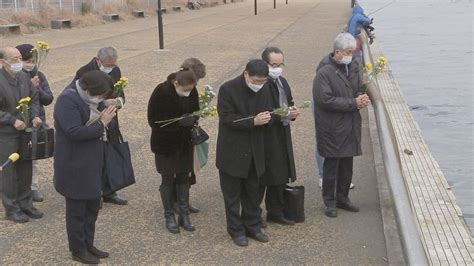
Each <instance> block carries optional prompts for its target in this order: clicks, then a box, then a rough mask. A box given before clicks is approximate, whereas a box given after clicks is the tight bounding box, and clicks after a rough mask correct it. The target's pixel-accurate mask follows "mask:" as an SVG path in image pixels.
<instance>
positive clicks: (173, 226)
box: [160, 185, 179, 234]
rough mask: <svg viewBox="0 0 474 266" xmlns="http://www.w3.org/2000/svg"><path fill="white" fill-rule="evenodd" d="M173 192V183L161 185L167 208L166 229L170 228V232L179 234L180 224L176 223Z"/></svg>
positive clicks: (162, 198)
mask: <svg viewBox="0 0 474 266" xmlns="http://www.w3.org/2000/svg"><path fill="white" fill-rule="evenodd" d="M173 193H174V189H173V185H161V186H160V195H161V201H162V202H163V208H164V209H165V225H166V229H168V231H170V233H173V234H177V233H179V226H178V224H177V223H176V218H175V216H174V210H173Z"/></svg>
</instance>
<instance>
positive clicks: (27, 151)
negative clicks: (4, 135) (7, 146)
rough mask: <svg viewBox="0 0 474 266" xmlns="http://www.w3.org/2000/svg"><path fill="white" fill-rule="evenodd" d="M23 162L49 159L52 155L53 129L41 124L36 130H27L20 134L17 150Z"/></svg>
mask: <svg viewBox="0 0 474 266" xmlns="http://www.w3.org/2000/svg"><path fill="white" fill-rule="evenodd" d="M18 154H20V159H21V160H24V161H31V160H41V159H47V158H51V157H53V155H54V129H53V128H49V127H48V125H46V124H42V125H41V126H40V127H38V128H34V127H32V128H27V129H26V130H25V131H24V132H22V133H21V134H20V146H19V149H18Z"/></svg>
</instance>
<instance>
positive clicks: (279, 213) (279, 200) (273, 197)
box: [259, 184, 286, 217]
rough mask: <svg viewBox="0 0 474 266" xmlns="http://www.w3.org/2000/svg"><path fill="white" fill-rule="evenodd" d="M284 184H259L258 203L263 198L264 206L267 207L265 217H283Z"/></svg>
mask: <svg viewBox="0 0 474 266" xmlns="http://www.w3.org/2000/svg"><path fill="white" fill-rule="evenodd" d="M285 187H286V184H283V185H275V186H265V185H260V187H259V196H260V204H261V203H262V201H263V198H265V208H266V209H267V217H269V216H271V217H283V216H284V215H283V208H284V207H285V198H284V197H283V191H284V190H285Z"/></svg>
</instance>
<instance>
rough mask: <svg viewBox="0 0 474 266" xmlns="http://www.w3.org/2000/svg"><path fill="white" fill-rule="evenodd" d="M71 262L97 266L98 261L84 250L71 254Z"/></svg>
mask: <svg viewBox="0 0 474 266" xmlns="http://www.w3.org/2000/svg"><path fill="white" fill-rule="evenodd" d="M72 260H75V261H78V262H80V263H83V264H99V263H100V260H99V258H97V257H96V256H94V255H93V254H92V253H90V252H89V251H87V250H85V251H83V252H79V253H74V252H73V253H72Z"/></svg>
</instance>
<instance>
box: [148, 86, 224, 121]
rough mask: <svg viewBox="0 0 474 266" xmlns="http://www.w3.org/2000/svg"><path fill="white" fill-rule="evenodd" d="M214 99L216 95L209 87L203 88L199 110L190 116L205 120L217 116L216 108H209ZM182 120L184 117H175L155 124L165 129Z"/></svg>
mask: <svg viewBox="0 0 474 266" xmlns="http://www.w3.org/2000/svg"><path fill="white" fill-rule="evenodd" d="M215 97H216V93H215V92H214V90H213V89H212V87H211V86H210V85H206V86H204V92H200V93H199V110H197V111H195V112H193V113H192V114H191V115H192V116H199V117H201V118H206V117H210V116H215V115H217V107H216V106H211V102H212V100H213V99H214V98H215ZM181 119H184V117H183V116H182V117H177V118H172V119H167V120H161V121H155V123H156V124H160V123H163V125H161V126H160V127H166V126H168V125H170V124H172V123H175V122H178V121H179V120H181Z"/></svg>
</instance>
